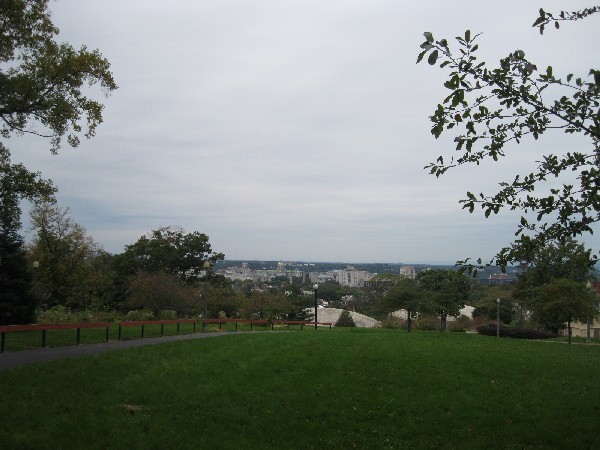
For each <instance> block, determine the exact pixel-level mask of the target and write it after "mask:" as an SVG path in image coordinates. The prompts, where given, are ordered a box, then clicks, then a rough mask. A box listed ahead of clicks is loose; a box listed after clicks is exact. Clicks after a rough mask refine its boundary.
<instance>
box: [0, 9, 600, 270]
mask: <svg viewBox="0 0 600 450" xmlns="http://www.w3.org/2000/svg"><path fill="white" fill-rule="evenodd" d="M588 3H589V2H585V1H584V2H581V1H571V2H564V1H528V2H523V1H520V0H505V1H502V2H481V1H474V0H473V1H463V0H461V1H453V2H450V1H447V0H437V1H435V0H425V1H419V2H400V1H392V0H388V1H378V0H360V1H358V0H343V1H328V2H324V1H322V0H319V1H312V0H309V1H307V0H302V1H300V0H298V1H286V0H255V1H251V0H211V1H208V0H199V1H189V0H170V1H168V2H167V1H162V0H161V1H155V0H143V1H142V0H128V1H122V0H85V1H81V0H59V1H56V2H51V3H50V7H51V10H52V11H53V19H54V22H55V24H56V25H57V26H58V27H59V28H60V31H61V34H60V40H64V41H68V42H70V43H71V44H72V45H74V46H75V47H79V46H80V45H86V46H87V47H88V48H89V49H99V50H100V52H101V53H102V54H103V55H104V56H105V57H106V58H107V59H108V60H109V61H110V63H111V70H112V72H113V74H114V77H115V79H116V82H117V84H118V85H119V89H118V90H117V91H116V92H114V93H113V95H112V96H110V97H109V98H107V99H104V100H103V101H104V103H105V106H106V108H105V111H104V117H105V121H104V123H103V124H102V125H100V127H99V128H98V130H97V135H96V137H94V138H93V139H91V140H83V141H82V143H81V145H80V147H79V148H77V149H71V148H69V147H66V148H64V149H63V150H61V152H60V154H59V155H58V156H52V155H51V154H50V152H49V151H48V148H49V143H48V142H47V141H44V140H42V139H39V138H38V139H29V138H18V137H15V138H13V139H11V140H10V141H9V142H8V143H7V144H8V146H9V147H10V148H11V150H12V153H13V160H14V162H23V163H25V165H26V166H27V167H28V168H29V169H30V170H36V171H40V172H42V174H43V175H44V176H45V177H46V178H50V179H52V180H53V182H54V183H55V185H56V186H57V187H58V189H59V194H58V199H59V204H60V205H61V206H68V207H70V208H71V214H72V216H73V217H74V219H75V220H76V221H77V222H78V223H80V224H81V225H83V226H84V227H85V228H86V229H87V230H88V232H89V234H90V235H91V236H92V237H93V238H94V239H95V240H96V241H97V242H98V243H100V244H101V245H102V246H103V247H104V248H105V249H106V250H108V251H110V252H112V253H119V252H122V251H123V248H124V246H125V245H127V244H131V243H133V242H135V241H136V240H137V239H138V238H139V237H140V236H142V235H144V234H146V233H147V232H149V231H150V230H152V229H155V228H157V227H160V226H167V225H176V226H180V227H183V228H184V229H185V230H186V231H187V232H192V231H200V232H203V233H206V234H208V236H209V237H210V242H211V244H212V247H213V250H215V251H220V252H223V253H224V254H225V256H226V258H227V259H248V260H250V259H268V260H286V261H289V260H302V261H345V262H401V263H453V262H455V261H456V260H458V259H463V258H465V257H474V258H477V257H483V258H489V257H491V256H493V255H494V254H495V253H496V252H497V251H498V250H499V249H500V248H501V247H502V246H503V245H506V244H508V243H509V242H511V240H512V239H513V238H514V236H513V233H514V231H515V226H516V218H517V217H516V216H515V215H511V214H502V215H498V216H495V217H492V218H489V219H485V218H484V217H483V215H482V214H481V213H477V214H469V213H468V212H466V211H462V210H461V207H460V205H459V203H458V202H459V200H460V199H461V198H463V197H464V194H465V192H466V191H467V190H471V191H474V192H475V191H476V192H481V191H484V192H488V193H492V192H493V191H494V190H496V189H497V186H498V185H497V183H498V182H500V181H503V180H511V179H512V178H514V175H515V174H516V173H517V172H518V171H522V172H525V171H526V170H531V169H533V168H534V161H536V160H537V159H538V158H539V155H540V152H543V151H546V152H547V151H556V152H558V151H560V149H561V148H564V147H561V146H560V144H561V143H564V142H568V143H569V149H570V150H573V149H574V147H577V146H579V148H585V147H586V146H588V145H589V144H588V143H587V142H586V141H585V140H581V139H579V138H572V137H569V138H567V139H563V138H562V136H561V135H556V136H552V137H549V138H546V139H543V140H542V141H540V142H538V143H536V144H534V143H532V142H531V141H525V142H524V143H523V144H522V145H520V146H518V147H511V148H510V151H509V154H510V157H508V158H506V159H504V160H503V161H501V162H500V163H496V164H484V165H483V166H479V167H464V168H461V169H458V170H455V171H451V172H450V173H448V174H447V175H445V176H444V177H442V178H440V179H436V178H435V177H434V176H431V175H429V174H428V173H427V171H425V170H423V167H424V166H425V165H426V164H428V163H429V162H431V161H434V160H435V159H436V158H437V156H438V155H440V154H442V153H444V152H446V153H447V154H449V153H450V152H451V150H452V149H453V144H452V142H451V141H450V139H440V140H439V141H436V140H435V139H434V138H433V137H432V135H431V134H430V131H429V130H430V122H429V119H428V116H429V115H431V113H432V112H433V111H434V109H435V107H436V105H437V103H439V102H440V101H441V100H442V99H443V98H444V97H445V94H446V93H445V88H444V87H443V85H442V84H443V81H445V78H444V73H443V71H442V70H440V69H439V68H435V69H434V68H431V67H430V66H428V65H427V64H426V63H422V64H419V65H416V64H415V62H416V57H417V55H418V53H419V45H420V43H421V42H422V41H423V32H424V31H431V32H433V33H434V36H435V37H436V38H441V37H447V38H451V37H453V36H456V35H459V34H463V33H464V31H465V30H466V29H471V30H472V31H473V32H483V35H482V36H481V37H480V38H479V39H480V48H481V56H482V57H485V59H486V60H487V61H489V62H494V63H495V62H497V61H498V60H499V59H500V58H501V57H504V56H506V55H507V54H508V53H509V52H511V51H514V50H516V49H523V50H524V51H525V52H526V55H527V56H528V57H529V58H530V59H531V60H533V61H534V62H536V63H537V65H538V67H545V66H546V65H549V64H550V65H553V67H554V71H555V75H556V74H561V73H562V74H564V73H567V71H570V72H575V73H576V74H578V75H587V73H588V71H589V69H590V68H592V67H593V66H596V67H597V63H598V57H599V56H600V55H599V54H598V42H600V17H592V18H590V19H588V20H586V21H583V22H580V23H570V24H564V25H563V26H562V27H561V30H560V31H556V30H554V29H550V30H548V31H547V32H546V33H545V34H544V36H540V34H539V32H538V30H537V29H534V28H532V27H531V24H532V23H533V21H534V20H535V19H536V18H537V11H538V9H539V8H540V7H544V8H545V9H546V10H548V11H555V12H556V11H560V9H561V7H562V8H570V9H573V10H574V9H579V8H583V7H585V6H589V4H588ZM554 148H556V149H555V150H552V149H554ZM587 242H588V243H589V244H591V245H593V246H594V247H596V250H597V247H598V245H597V244H596V242H594V241H593V240H592V239H587Z"/></svg>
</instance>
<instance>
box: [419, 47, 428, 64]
mask: <svg viewBox="0 0 600 450" xmlns="http://www.w3.org/2000/svg"><path fill="white" fill-rule="evenodd" d="M425 53H427V50H423V51H422V52H421V53H419V57H418V58H417V64H419V63H420V62H421V61H422V60H423V56H425Z"/></svg>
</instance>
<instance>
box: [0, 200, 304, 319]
mask: <svg viewBox="0 0 600 450" xmlns="http://www.w3.org/2000/svg"><path fill="white" fill-rule="evenodd" d="M30 215H31V223H32V226H33V231H34V236H33V240H32V242H31V243H30V244H29V245H24V246H23V245H22V238H20V236H18V234H16V233H14V234H13V235H14V237H15V242H14V245H13V247H15V248H19V245H21V247H22V248H21V249H19V253H18V254H14V253H13V254H12V255H11V254H9V253H8V252H3V254H2V260H0V262H1V264H0V272H1V273H0V285H1V287H2V294H0V323H2V324H15V323H31V322H33V321H35V320H36V319H37V320H51V319H54V320H69V319H71V318H72V320H100V319H102V318H106V317H108V316H114V315H115V314H119V315H126V316H127V317H129V318H144V319H152V318H159V317H162V318H167V317H168V318H171V317H197V316H203V317H217V316H219V315H226V316H228V317H232V316H239V317H257V318H268V317H280V316H285V317H290V318H298V319H304V318H306V314H305V312H304V308H305V307H306V306H308V305H310V304H311V300H310V298H309V299H306V298H304V296H303V295H302V293H301V291H300V290H299V289H296V290H293V289H290V288H289V287H286V286H279V287H278V288H277V289H260V287H258V286H256V287H254V286H253V287H251V288H250V289H248V287H247V286H244V285H239V286H235V285H233V284H231V283H230V282H229V281H228V280H226V279H225V278H224V277H222V276H219V275H216V274H215V272H214V266H215V264H216V263H217V262H218V261H221V260H223V258H224V255H223V254H222V253H219V252H214V251H213V250H212V248H211V245H210V242H209V238H208V236H207V235H205V234H203V233H200V232H197V231H194V232H190V233H186V232H185V231H184V230H183V229H181V228H177V227H173V226H170V227H163V228H159V229H156V230H153V231H151V232H149V233H148V234H147V235H144V236H141V237H140V238H139V239H138V240H137V241H136V242H134V243H132V244H130V245H127V246H125V249H124V251H123V252H122V253H119V254H110V253H108V252H106V251H104V250H103V249H102V248H101V246H100V245H98V244H97V243H96V242H95V241H94V239H93V238H92V237H91V236H90V235H89V234H88V233H87V232H86V230H85V229H84V228H83V227H82V226H80V225H79V224H78V223H77V222H76V221H75V220H74V219H73V218H72V217H71V216H70V215H69V209H68V208H61V207H59V206H57V205H56V204H55V203H50V202H45V203H40V204H37V205H36V206H34V207H33V209H32V211H31V214H30ZM254 288H256V289H254ZM286 292H287V294H286Z"/></svg>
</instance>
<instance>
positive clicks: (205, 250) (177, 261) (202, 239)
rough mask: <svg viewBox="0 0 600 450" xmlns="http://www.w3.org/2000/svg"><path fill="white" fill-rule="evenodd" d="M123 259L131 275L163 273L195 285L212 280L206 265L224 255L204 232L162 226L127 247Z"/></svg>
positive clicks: (212, 263) (222, 257)
mask: <svg viewBox="0 0 600 450" xmlns="http://www.w3.org/2000/svg"><path fill="white" fill-rule="evenodd" d="M122 258H123V259H124V262H123V264H122V265H123V266H125V267H128V269H127V270H129V272H130V274H133V273H136V272H140V271H144V272H161V271H162V272H167V273H171V274H173V275H177V276H178V277H179V278H181V279H182V280H183V281H184V282H186V283H188V284H194V283H197V282H199V281H201V280H203V279H204V277H207V276H208V277H213V274H212V273H211V272H210V270H207V267H206V266H205V263H208V265H209V267H211V266H212V265H214V264H215V263H216V262H217V261H219V260H222V259H224V258H225V256H224V255H223V254H222V253H214V252H213V251H212V248H211V246H210V243H209V242H208V236H207V235H205V234H204V233H199V232H197V231H194V232H192V233H185V232H184V230H183V229H181V228H177V227H162V228H158V229H156V230H153V231H151V232H150V233H149V234H148V235H147V236H142V237H141V238H139V239H138V241H137V242H136V243H135V244H132V245H128V246H126V248H125V252H124V254H123V256H122Z"/></svg>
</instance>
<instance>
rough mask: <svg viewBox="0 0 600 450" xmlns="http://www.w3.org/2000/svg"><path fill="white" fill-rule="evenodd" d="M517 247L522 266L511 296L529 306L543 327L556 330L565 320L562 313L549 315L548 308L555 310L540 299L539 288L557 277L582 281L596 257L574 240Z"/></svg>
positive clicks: (589, 271) (588, 273) (524, 305)
mask: <svg viewBox="0 0 600 450" xmlns="http://www.w3.org/2000/svg"><path fill="white" fill-rule="evenodd" d="M521 250H522V249H520V250H519V252H517V253H516V254H518V257H519V263H520V265H521V269H522V270H521V272H520V273H519V276H518V280H517V286H516V290H515V298H516V299H517V300H518V301H519V302H520V303H521V305H522V307H526V308H528V309H530V310H532V311H533V313H534V315H535V316H536V318H537V320H539V321H540V323H542V324H544V325H545V326H546V328H549V329H551V330H553V331H556V330H557V329H558V328H559V327H561V326H562V324H564V323H565V322H566V321H565V320H563V315H562V314H556V315H555V316H554V317H552V315H551V314H550V312H551V311H554V312H557V309H556V308H550V309H546V308H544V306H543V305H542V303H540V301H539V299H540V295H539V292H540V291H539V290H540V288H543V287H544V286H546V285H549V284H551V283H553V282H554V281H556V280H561V279H566V280H571V281H572V282H575V283H580V284H582V285H585V283H586V281H587V280H588V279H589V276H590V273H591V270H592V268H593V266H594V265H595V263H596V261H595V260H594V259H593V258H592V256H591V251H590V250H586V249H585V247H584V246H583V245H582V244H579V243H578V242H576V241H574V240H567V241H565V242H551V243H548V244H547V245H545V246H544V247H540V248H534V249H531V251H529V252H525V253H524V252H522V251H521ZM561 298H562V297H561ZM555 301H556V300H553V302H555Z"/></svg>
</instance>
